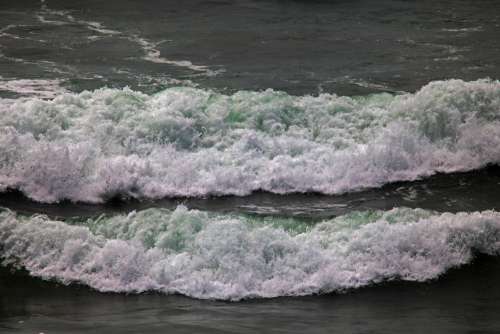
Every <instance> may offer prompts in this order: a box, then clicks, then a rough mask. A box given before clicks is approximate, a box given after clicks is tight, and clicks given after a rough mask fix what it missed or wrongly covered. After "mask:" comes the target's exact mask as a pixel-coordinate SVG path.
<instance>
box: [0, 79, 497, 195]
mask: <svg viewBox="0 0 500 334" xmlns="http://www.w3.org/2000/svg"><path fill="white" fill-rule="evenodd" d="M499 117H500V83H499V82H498V81H491V80H478V81H474V82H464V81H461V80H449V81H439V82H433V83H431V84H429V85H427V86H425V87H424V88H422V89H421V90H420V91H418V92H417V93H415V94H406V95H400V96H392V95H389V94H378V95H372V96H370V97H364V98H349V97H339V96H335V95H330V94H321V95H319V96H317V97H313V96H302V97H296V96H290V95H287V94H285V93H281V92H275V91H272V90H267V91H263V92H238V93H236V94H234V95H222V94H218V93H215V92H212V91H207V90H202V89H196V88H187V87H184V88H183V87H179V88H170V89H167V90H165V91H163V92H161V93H158V94H155V95H153V96H148V95H145V94H142V93H139V92H134V91H132V90H130V89H123V90H116V89H100V90H97V91H94V92H83V93H81V94H63V95H60V96H58V97H57V98H55V99H54V100H52V101H42V100H40V99H37V98H33V99H23V100H19V101H16V102H15V103H11V102H9V103H7V102H2V101H0V156H1V157H2V160H1V161H0V189H7V188H13V189H18V190H21V191H22V192H24V193H25V194H26V195H28V196H29V197H31V198H33V199H35V200H37V201H43V202H53V201H59V200H62V199H70V200H73V201H87V202H99V201H104V200H106V199H108V198H109V197H111V196H115V195H120V196H132V197H139V198H161V197H165V196H206V195H221V194H233V195H245V194H249V193H251V192H252V191H255V190H265V191H270V192H275V193H290V192H311V191H313V192H320V193H325V194H335V193H342V192H347V191H353V190H358V189H362V188H366V187H377V186H380V185H382V184H384V183H387V182H393V181H401V180H414V179H417V178H421V177H426V176H429V175H431V174H434V173H437V172H443V173H448V172H456V171H467V170H472V169H477V168H481V167H483V166H485V165H487V164H490V163H498V162H499V161H500V119H499Z"/></svg>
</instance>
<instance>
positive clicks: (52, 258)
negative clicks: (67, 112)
mask: <svg viewBox="0 0 500 334" xmlns="http://www.w3.org/2000/svg"><path fill="white" fill-rule="evenodd" d="M0 249H1V251H2V252H1V254H2V258H3V264H4V265H14V266H17V267H22V268H25V269H27V270H28V271H29V272H30V274H31V275H34V276H37V277H41V278H44V279H55V280H57V281H60V282H62V283H65V284H69V283H73V282H78V283H82V284H86V285H88V286H90V287H92V288H94V289H97V290H99V291H103V292H104V291H112V292H127V293H140V292H144V291H158V292H162V293H166V294H172V293H178V294H183V295H186V296H190V297H194V298H202V299H224V300H240V299H245V298H261V297H262V298H268V297H278V296H299V295H310V294H317V293H329V292H334V291H343V290H345V289H353V288H358V287H362V286H366V285H370V284H374V283H378V282H382V281H388V280H394V279H399V280H408V281H426V280H429V279H434V278H436V277H438V276H439V275H441V274H443V273H444V272H445V271H446V270H447V269H449V268H452V267H456V266H459V265H462V264H465V263H468V262H470V261H471V260H472V258H473V254H474V252H479V253H485V254H498V252H499V250H500V213H498V212H494V211H485V212H481V213H479V212H476V213H459V214H451V213H445V214H437V213H433V212H429V211H424V210H421V209H406V208H399V209H393V210H391V211H387V212H382V211H373V212H354V213H351V214H348V215H345V216H341V217H337V218H335V219H332V220H327V221H323V222H320V223H317V224H315V225H311V224H308V223H305V222H301V221H297V220H292V219H279V218H255V217H247V216H237V215H216V214H210V213H204V212H200V211H190V210H187V209H186V208H185V207H182V206H181V207H178V208H177V209H176V210H174V211H167V210H159V209H149V210H146V211H141V212H132V213H130V214H129V215H124V216H115V217H111V218H108V217H100V218H99V219H94V220H86V221H77V220H73V221H67V222H62V221H55V220H51V219H49V218H48V217H46V216H33V217H24V216H20V215H16V214H15V213H13V212H12V211H9V210H4V211H2V212H1V213H0Z"/></svg>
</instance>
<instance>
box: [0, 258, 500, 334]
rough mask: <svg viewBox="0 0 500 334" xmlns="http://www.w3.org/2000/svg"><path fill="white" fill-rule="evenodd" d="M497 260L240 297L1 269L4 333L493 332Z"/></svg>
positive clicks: (499, 300)
mask: <svg viewBox="0 0 500 334" xmlns="http://www.w3.org/2000/svg"><path fill="white" fill-rule="evenodd" d="M499 279H500V261H499V259H498V258H491V257H481V258H479V259H477V260H476V261H475V262H474V263H473V264H471V265H467V266H465V267H464V268H461V269H457V270H452V271H451V272H449V273H447V274H446V275H445V276H444V277H442V278H441V279H439V280H437V281H431V282H428V283H400V282H392V283H385V284H383V285H381V286H375V287H369V288H363V289H361V290H357V291H350V292H347V293H344V294H330V295H324V296H311V297H300V298H277V299H271V300H254V301H244V302H239V303H228V302H215V301H200V300H193V299H189V298H185V297H180V296H164V295H156V294H152V295H148V294H146V295H144V294H143V295H121V294H102V293H98V292H94V291H90V290H89V289H88V288H86V287H78V286H70V287H66V286H61V285H58V284H55V283H51V282H45V281H41V280H39V279H35V278H32V277H30V276H28V275H27V274H25V273H19V272H17V273H15V274H11V273H9V271H8V269H1V270H0V331H1V332H5V333H40V332H43V333H68V332H71V333H143V332H147V333H256V332H259V333H304V332H307V333H423V332H426V333H440V334H445V333H498V331H499V329H500V319H499V317H498V314H499V312H500V288H499V286H498V284H497V282H498V280H499Z"/></svg>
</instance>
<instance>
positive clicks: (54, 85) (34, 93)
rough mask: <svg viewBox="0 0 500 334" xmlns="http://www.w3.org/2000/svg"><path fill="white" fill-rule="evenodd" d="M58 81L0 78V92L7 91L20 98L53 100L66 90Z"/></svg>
mask: <svg viewBox="0 0 500 334" xmlns="http://www.w3.org/2000/svg"><path fill="white" fill-rule="evenodd" d="M61 83H62V81H61V80H58V79H52V80H47V79H16V80H7V79H3V78H2V77H0V91H8V92H12V93H15V94H16V95H20V96H25V97H27V96H30V97H38V98H42V99H53V98H55V97H56V96H59V95H60V94H62V93H65V92H67V90H66V89H65V88H63V87H61Z"/></svg>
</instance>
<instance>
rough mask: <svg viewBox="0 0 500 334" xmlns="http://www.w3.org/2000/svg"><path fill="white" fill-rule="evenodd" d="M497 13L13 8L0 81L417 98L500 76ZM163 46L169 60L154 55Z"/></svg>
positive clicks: (287, 5) (407, 4) (376, 5)
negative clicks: (444, 84)
mask: <svg viewBox="0 0 500 334" xmlns="http://www.w3.org/2000/svg"><path fill="white" fill-rule="evenodd" d="M499 6H500V5H499V3H498V1H495V0H479V1H473V0H437V1H400V0H379V1H370V0H364V1H363V0H355V1H339V0H331V1H251V0H238V1H224V0H222V1H206V0H191V1H155V0H143V1H131V0H127V1H122V0H120V1H97V0H96V1H78V0H73V1H64V0H48V1H45V2H44V3H43V4H42V3H40V1H30V0H26V1H15V0H4V1H2V3H1V4H0V15H1V22H0V23H1V24H2V26H3V31H2V32H3V34H0V54H1V57H0V74H1V76H2V77H3V78H5V79H58V80H61V85H62V86H63V87H65V88H68V89H70V90H74V91H81V90H82V89H95V88H100V87H102V86H104V85H107V86H110V87H123V86H127V85H128V86H130V87H132V88H134V89H140V90H143V91H148V92H153V91H158V90H160V89H162V88H164V87H165V86H169V85H172V84H178V81H174V82H172V79H175V80H181V82H184V83H186V82H187V81H192V82H193V83H195V84H199V85H201V86H202V87H209V88H217V89H221V90H228V91H235V90H242V89H248V90H261V89H265V88H274V89H279V90H284V91H287V92H289V93H291V94H297V95H302V94H306V93H318V92H321V91H326V92H332V91H333V92H335V93H337V94H339V95H356V94H358V95H361V94H366V93H371V92H380V91H389V92H398V91H415V90H416V89H418V88H420V87H421V86H423V85H425V84H427V83H428V82H430V81H432V80H441V79H449V78H461V79H464V80H475V79H478V78H484V77H492V78H498V77H500V72H499V71H500V66H499V57H498V53H499V50H500V49H499V48H500V41H499V40H498V38H497V36H498V32H499V29H500V27H499V24H500V23H499V22H500V7H499ZM68 15H70V17H68ZM95 23H98V24H99V26H97V29H96V24H95ZM0 29H2V28H0ZM153 50H156V51H158V52H160V53H161V57H160V56H158V57H160V58H161V59H160V58H158V57H156V58H155V57H149V59H148V57H147V54H148V53H150V52H151V51H153ZM168 61H173V62H179V63H177V64H175V63H173V62H171V63H168ZM182 61H189V62H191V63H192V64H193V65H195V66H206V68H196V67H195V66H194V67H193V66H190V65H188V64H182V63H180V62H182ZM209 72H210V73H209ZM212 72H213V73H212ZM217 73H218V75H216V74H217ZM207 74H208V75H207ZM0 93H3V94H5V95H6V96H7V95H8V94H9V91H8V89H7V88H4V91H3V92H0ZM13 93H14V94H16V92H12V91H11V92H10V94H11V95H12V94H13Z"/></svg>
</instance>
